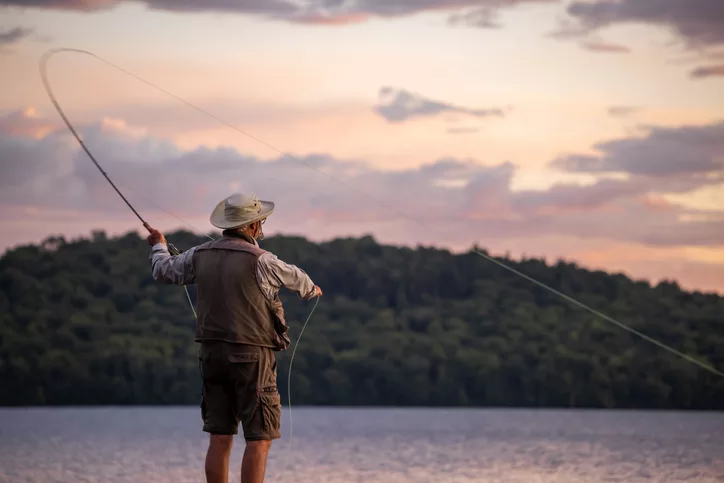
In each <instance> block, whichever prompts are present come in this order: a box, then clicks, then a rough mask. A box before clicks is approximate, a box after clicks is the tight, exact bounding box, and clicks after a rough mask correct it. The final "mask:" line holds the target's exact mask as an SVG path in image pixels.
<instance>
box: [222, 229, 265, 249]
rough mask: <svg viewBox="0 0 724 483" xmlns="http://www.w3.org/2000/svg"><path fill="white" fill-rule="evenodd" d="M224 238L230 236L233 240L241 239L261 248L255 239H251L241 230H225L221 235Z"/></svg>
mask: <svg viewBox="0 0 724 483" xmlns="http://www.w3.org/2000/svg"><path fill="white" fill-rule="evenodd" d="M221 234H222V235H223V236H228V237H232V238H241V239H242V240H244V241H246V242H248V243H251V244H252V245H256V246H259V244H258V243H257V242H256V240H255V239H254V238H252V237H251V235H249V234H248V233H245V232H243V231H239V230H224V231H223V232H222V233H221Z"/></svg>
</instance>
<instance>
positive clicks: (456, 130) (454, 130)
mask: <svg viewBox="0 0 724 483" xmlns="http://www.w3.org/2000/svg"><path fill="white" fill-rule="evenodd" d="M447 132H448V134H474V133H476V132H480V128H477V127H451V128H449V129H448V130H447Z"/></svg>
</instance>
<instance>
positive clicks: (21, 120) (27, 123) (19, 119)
mask: <svg viewBox="0 0 724 483" xmlns="http://www.w3.org/2000/svg"><path fill="white" fill-rule="evenodd" d="M59 126H60V124H59V123H57V122H53V121H49V120H47V119H44V118H42V117H40V116H39V115H38V112H37V111H36V110H35V109H33V108H29V109H22V110H17V111H13V112H10V113H8V114H5V115H4V116H2V117H0V132H3V133H6V134H14V135H23V136H28V137H33V138H42V137H44V136H45V135H46V134H48V133H49V132H51V131H54V130H56V129H57V128H58V127H59Z"/></svg>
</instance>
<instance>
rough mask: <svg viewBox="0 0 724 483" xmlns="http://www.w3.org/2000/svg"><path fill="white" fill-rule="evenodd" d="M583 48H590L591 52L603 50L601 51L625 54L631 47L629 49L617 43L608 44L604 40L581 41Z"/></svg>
mask: <svg viewBox="0 0 724 483" xmlns="http://www.w3.org/2000/svg"><path fill="white" fill-rule="evenodd" d="M581 45H582V46H583V48H584V49H586V50H590V51H591V52H603V53H613V54H627V53H629V52H631V49H629V48H628V47H626V46H623V45H617V44H610V43H606V42H594V41H590V42H583V43H582V44H581Z"/></svg>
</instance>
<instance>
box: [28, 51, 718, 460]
mask: <svg viewBox="0 0 724 483" xmlns="http://www.w3.org/2000/svg"><path fill="white" fill-rule="evenodd" d="M59 52H75V53H81V54H86V55H90V56H91V57H94V58H96V59H98V60H100V61H101V62H103V63H105V64H107V65H110V66H111V67H113V68H115V69H117V70H119V71H121V72H123V73H125V74H127V75H129V76H131V77H133V78H135V79H137V80H139V81H140V82H143V83H144V84H147V85H149V86H151V87H153V88H154V89H156V90H159V91H161V92H163V93H164V94H166V95H168V96H170V97H172V98H174V99H176V100H178V101H179V102H181V103H183V104H185V105H187V106H189V107H191V108H193V109H195V110H197V111H199V112H200V113H202V114H204V115H206V116H208V117H210V118H212V119H214V120H216V121H218V122H220V123H221V124H224V125H226V126H228V127H229V128H231V129H233V130H234V131H236V132H238V133H240V134H243V135H244V136H247V137H249V138H251V139H254V140H255V141H257V142H259V143H261V144H263V145H265V146H267V147H269V148H270V149H272V150H274V151H276V152H278V153H279V154H282V155H284V156H287V157H289V158H290V159H293V160H295V161H297V162H298V163H300V164H302V165H304V166H306V167H308V168H309V169H311V170H313V171H316V172H317V173H319V174H321V175H322V176H325V177H327V178H329V179H331V180H333V181H336V182H337V183H339V184H341V185H343V186H345V187H346V188H348V189H350V190H352V191H355V192H357V193H359V194H360V195H362V196H364V197H366V198H369V199H371V200H374V201H376V202H377V203H379V204H381V205H382V206H384V207H386V208H387V209H389V210H390V211H392V212H394V213H396V214H398V215H399V216H401V217H402V218H405V219H407V220H409V221H411V222H413V223H416V224H418V225H421V226H423V227H424V228H425V229H427V230H429V229H430V226H428V225H426V224H424V223H423V222H421V221H419V220H417V219H415V218H414V217H411V216H409V215H407V214H406V213H403V212H401V211H399V210H398V209H396V208H395V207H394V206H391V205H389V204H388V203H386V202H385V201H383V200H380V199H377V198H375V197H374V196H372V195H370V194H368V193H366V192H364V191H362V190H359V189H357V188H355V187H354V186H351V185H349V184H348V183H346V182H344V181H343V180H341V179H338V178H336V177H334V176H331V175H329V174H327V173H325V172H323V171H321V170H319V169H317V168H315V167H314V166H312V165H310V164H308V163H306V162H304V161H303V160H301V159H299V158H297V157H295V156H292V155H291V154H289V153H286V152H284V151H282V150H280V149H278V148H276V147H274V146H272V145H271V144H269V143H267V142H265V141H263V140H261V139H258V138H256V137H255V136H253V135H251V134H249V133H247V132H245V131H243V130H241V129H240V128H238V127H236V126H234V125H233V124H231V123H229V122H228V121H225V120H224V119H221V118H219V117H218V116H216V115H214V114H212V113H210V112H208V111H206V110H204V109H202V108H200V107H198V106H196V105H194V104H192V103H190V102H188V101H186V100H184V99H182V98H180V97H178V96H176V95H174V94H172V93H170V92H168V91H167V90H165V89H163V88H161V87H159V86H156V85H155V84H152V83H151V82H149V81H147V80H145V79H142V78H141V77H139V76H137V75H136V74H133V73H131V72H129V71H127V70H126V69H123V68H122V67H119V66H117V65H115V64H113V63H112V62H109V61H107V60H105V59H103V58H101V57H99V56H98V55H96V54H93V53H91V52H88V51H86V50H80V49H71V48H59V49H53V50H50V51H48V52H46V53H45V54H44V55H43V57H42V59H41V76H42V77H43V82H44V83H45V86H46V91H48V95H49V96H50V97H51V100H52V101H53V104H54V105H55V107H56V109H57V110H58V112H59V113H60V115H61V117H62V118H63V120H64V121H65V122H66V125H68V128H69V129H70V130H71V132H72V133H73V135H74V136H75V137H76V139H77V140H78V142H79V143H80V144H81V147H83V149H84V150H85V151H86V153H87V154H88V156H89V157H90V158H91V160H93V162H94V163H95V164H96V166H97V167H98V169H99V170H100V171H101V173H103V175H104V176H106V179H108V181H109V182H111V185H113V187H114V188H115V189H116V191H117V192H118V194H119V195H121V197H122V198H123V200H124V201H125V202H126V204H128V206H129V207H130V208H131V210H133V212H134V213H135V214H136V216H137V217H138V218H139V219H141V221H143V219H142V218H141V216H140V215H139V214H138V213H137V212H136V210H134V209H133V207H131V205H130V203H128V201H127V200H126V199H125V197H123V195H122V194H121V193H120V191H118V189H117V188H116V187H115V185H114V184H113V182H112V181H111V180H110V178H108V176H107V174H106V173H105V172H104V171H103V170H102V169H101V168H100V165H98V163H97V162H96V161H95V159H94V158H93V156H92V155H91V154H90V152H89V151H88V149H87V148H86V147H85V145H84V144H83V142H82V141H81V140H80V138H79V137H78V135H77V134H76V133H75V130H74V129H73V128H72V126H71V125H70V123H69V122H68V120H67V118H66V117H65V115H64V114H63V112H62V110H61V109H60V106H59V105H58V104H57V102H56V101H55V99H54V97H53V96H52V94H51V91H50V86H49V85H48V83H47V80H46V78H45V72H44V71H45V63H46V62H47V60H48V58H49V57H50V56H52V55H54V54H56V53H59ZM164 211H165V210H164ZM174 217H175V215H174ZM176 218H177V219H178V217H176ZM144 224H145V222H144ZM472 251H473V252H474V253H476V254H477V255H478V256H480V257H482V258H484V259H486V260H488V261H489V262H492V263H494V264H496V265H498V266H499V267H501V268H504V269H506V270H508V271H510V272H512V273H514V274H516V275H518V276H520V277H522V278H524V279H526V280H528V281H530V282H532V283H534V284H536V285H538V286H540V287H542V288H544V289H546V290H548V291H549V292H551V293H554V294H556V295H558V296H560V297H561V298H563V299H565V300H567V301H569V302H571V303H572V304H574V305H576V306H578V307H580V308H582V309H584V310H587V311H588V312H590V313H592V314H594V315H596V316H598V317H600V318H602V319H603V320H605V321H607V322H609V323H612V324H614V325H616V326H617V327H619V328H621V329H624V330H626V331H628V332H630V333H632V334H634V335H636V336H638V337H640V338H642V339H644V340H646V341H648V342H650V343H652V344H654V345H656V346H658V347H660V348H662V349H664V350H666V351H668V352H670V353H672V354H674V355H677V356H679V357H681V358H682V359H684V360H687V361H689V362H691V363H693V364H695V365H697V366H699V367H701V368H702V369H705V370H707V371H709V372H711V373H713V374H716V375H718V376H721V377H724V372H721V371H719V370H718V369H716V368H714V367H712V366H710V365H708V364H705V363H703V362H701V361H699V360H697V359H695V358H693V357H691V356H689V355H688V354H684V353H683V352H681V351H678V350H676V349H674V348H673V347H670V346H668V345H666V344H664V343H662V342H659V341H657V340H656V339H654V338H652V337H649V336H647V335H646V334H643V333H642V332H640V331H638V330H636V329H634V328H632V327H629V326H628V325H626V324H624V323H622V322H619V321H617V320H615V319H613V318H611V317H609V316H607V315H605V314H603V313H601V312H599V311H598V310H596V309H593V308H591V307H589V306H588V305H586V304H584V303H582V302H579V301H578V300H576V299H574V298H572V297H570V296H568V295H566V294H564V293H562V292H560V291H558V290H556V289H554V288H552V287H550V286H548V285H546V284H544V283H542V282H539V281H538V280H535V279H534V278H532V277H530V276H528V275H525V274H524V273H521V272H519V271H518V270H516V269H514V268H512V267H509V266H508V265H506V264H504V263H502V262H500V261H498V260H496V259H495V258H493V257H491V256H489V255H487V254H485V253H483V252H481V251H479V250H472ZM187 294H188V292H187ZM189 300H190V298H189ZM317 302H319V300H318V299H317ZM314 308H316V303H315V305H314V307H313V308H312V312H314ZM309 317H311V312H310V315H309ZM309 317H308V318H307V321H306V322H305V324H304V326H303V327H302V332H303V331H304V328H305V327H306V324H307V322H309ZM300 337H301V334H300ZM298 345H299V339H297V345H295V347H294V351H293V353H292V359H291V361H290V363H289V367H290V377H291V366H292V362H293V360H294V353H295V352H296V348H297V346H298ZM290 426H291V400H290ZM290 433H291V432H290ZM290 451H291V435H290ZM287 456H288V455H287Z"/></svg>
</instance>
